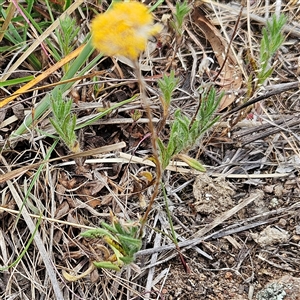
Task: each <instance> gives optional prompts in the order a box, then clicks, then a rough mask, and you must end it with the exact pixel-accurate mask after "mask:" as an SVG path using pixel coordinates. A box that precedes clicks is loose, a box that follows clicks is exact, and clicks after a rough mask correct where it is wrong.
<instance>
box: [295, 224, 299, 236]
mask: <svg viewBox="0 0 300 300" xmlns="http://www.w3.org/2000/svg"><path fill="white" fill-rule="evenodd" d="M295 229H296V234H300V225H297V226H296V228H295Z"/></svg>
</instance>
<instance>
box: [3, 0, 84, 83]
mask: <svg viewBox="0 0 300 300" xmlns="http://www.w3.org/2000/svg"><path fill="white" fill-rule="evenodd" d="M83 2H84V0H77V1H75V2H74V3H73V4H72V5H71V6H70V7H69V8H68V9H67V10H66V11H65V12H64V13H62V15H61V16H60V17H59V18H57V19H56V20H55V21H54V22H53V23H52V24H51V25H50V26H49V27H48V28H47V29H46V30H45V31H44V32H43V33H42V34H41V35H40V36H39V37H38V39H36V40H35V41H34V42H33V43H32V45H31V46H29V47H28V49H27V50H26V51H25V52H24V53H23V54H22V55H21V57H20V58H19V59H18V60H17V61H16V62H15V63H14V64H13V65H12V66H11V67H10V68H9V70H8V71H7V74H4V75H3V76H2V77H1V78H0V81H5V80H6V79H7V78H9V76H10V75H11V74H12V73H13V72H14V71H15V70H16V69H17V68H18V67H19V66H20V65H21V64H22V63H23V62H24V60H25V59H26V58H27V57H28V56H29V55H30V54H31V53H32V52H33V51H34V50H35V49H36V48H37V47H38V46H39V45H40V44H41V43H42V42H43V41H44V39H46V38H47V37H48V36H49V35H50V34H51V33H52V32H53V31H54V30H55V29H56V28H57V27H58V26H59V25H60V22H61V20H63V19H64V18H65V17H66V16H68V15H70V14H71V13H72V12H73V11H74V10H76V9H77V8H78V7H79V6H80V5H81V4H82V3H83Z"/></svg>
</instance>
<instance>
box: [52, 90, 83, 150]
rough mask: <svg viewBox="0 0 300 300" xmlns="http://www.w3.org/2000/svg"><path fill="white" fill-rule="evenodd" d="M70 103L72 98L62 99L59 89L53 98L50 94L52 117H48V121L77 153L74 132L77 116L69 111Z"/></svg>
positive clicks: (77, 146) (77, 145)
mask: <svg viewBox="0 0 300 300" xmlns="http://www.w3.org/2000/svg"><path fill="white" fill-rule="evenodd" d="M72 103H73V101H72V99H63V96H62V92H61V91H59V92H58V93H57V94H56V97H55V98H54V97H53V96H52V97H51V98H50V104H51V108H52V111H53V118H50V122H51V124H52V126H53V127H54V129H55V130H56V132H57V133H58V135H59V137H60V138H61V139H62V140H63V142H64V143H65V144H66V146H67V147H68V148H69V149H70V151H71V152H73V153H77V152H79V151H80V148H79V143H78V141H77V137H76V133H75V127H76V120H77V117H76V115H74V114H72V113H71V108H72Z"/></svg>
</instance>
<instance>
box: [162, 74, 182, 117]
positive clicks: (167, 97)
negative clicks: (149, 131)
mask: <svg viewBox="0 0 300 300" xmlns="http://www.w3.org/2000/svg"><path fill="white" fill-rule="evenodd" d="M178 82H179V80H178V79H177V78H175V72H174V70H172V71H171V72H170V75H169V76H167V75H165V74H164V75H163V78H162V79H160V80H158V86H159V88H160V90H161V92H162V97H161V103H162V107H163V118H164V119H166V118H167V116H168V115H169V107H170V104H171V100H172V94H173V92H174V90H175V89H176V86H177V85H178ZM163 123H164V122H163Z"/></svg>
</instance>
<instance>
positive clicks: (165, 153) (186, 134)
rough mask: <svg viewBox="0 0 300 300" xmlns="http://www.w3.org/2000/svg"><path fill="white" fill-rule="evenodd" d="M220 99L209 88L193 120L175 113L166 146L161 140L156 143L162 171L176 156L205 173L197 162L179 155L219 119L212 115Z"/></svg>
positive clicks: (179, 112) (212, 89)
mask: <svg viewBox="0 0 300 300" xmlns="http://www.w3.org/2000/svg"><path fill="white" fill-rule="evenodd" d="M221 98H222V95H220V96H218V97H217V96H216V91H215V89H214V88H213V87H211V89H210V91H209V92H208V93H204V95H203V97H202V99H201V103H200V104H199V108H198V112H196V115H195V117H194V119H189V118H188V117H187V116H184V115H183V114H182V112H181V111H180V110H177V111H176V112H175V115H174V121H173V123H172V125H171V132H170V137H169V141H168V143H167V145H165V144H164V143H163V141H162V140H161V139H158V141H157V142H158V146H159V149H160V155H161V160H162V168H163V169H165V168H166V167H167V166H168V165H169V163H170V160H171V159H172V158H173V157H176V156H177V157H178V158H180V159H181V160H184V161H185V162H186V163H188V164H189V165H190V166H191V167H193V168H195V169H197V170H199V171H202V172H203V171H205V168H204V167H203V166H202V165H201V164H200V163H199V162H197V161H196V160H195V159H192V158H190V157H188V156H186V155H184V154H181V152H186V151H188V150H189V149H190V148H191V147H193V146H194V145H195V144H196V143H197V141H198V140H199V139H200V138H201V137H202V136H203V134H204V133H205V132H206V131H207V130H209V129H210V128H211V127H212V126H213V124H214V123H215V122H217V121H218V119H219V117H214V116H213V115H214V113H215V111H216V109H217V108H218V105H219V103H220V100H221Z"/></svg>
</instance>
